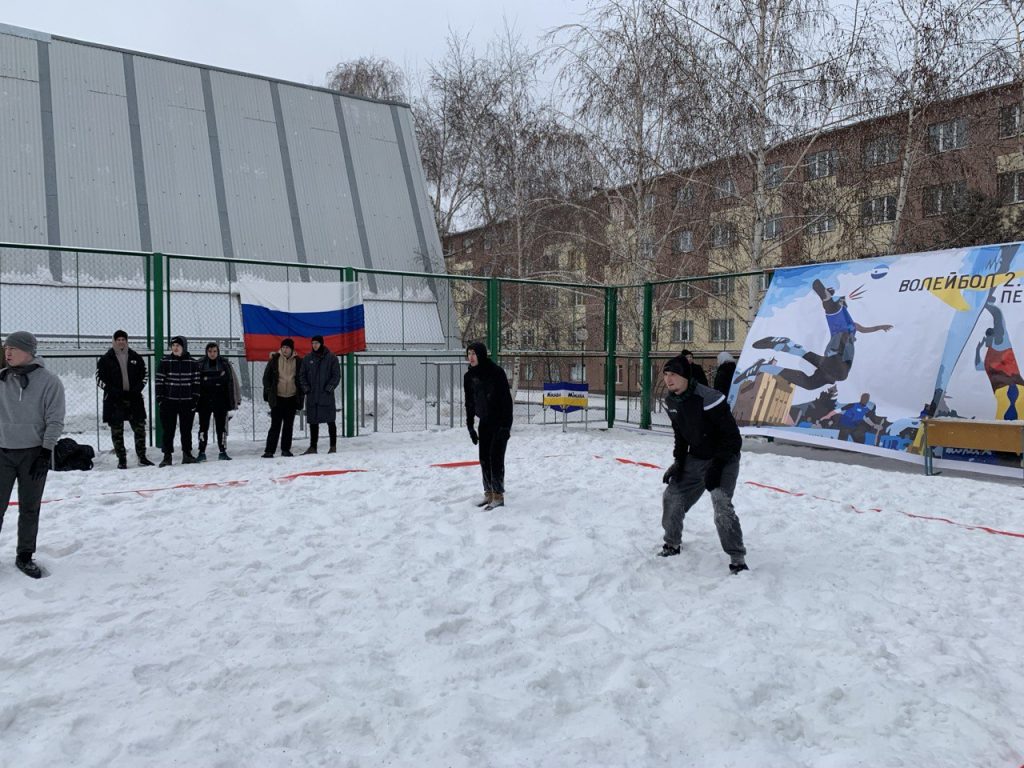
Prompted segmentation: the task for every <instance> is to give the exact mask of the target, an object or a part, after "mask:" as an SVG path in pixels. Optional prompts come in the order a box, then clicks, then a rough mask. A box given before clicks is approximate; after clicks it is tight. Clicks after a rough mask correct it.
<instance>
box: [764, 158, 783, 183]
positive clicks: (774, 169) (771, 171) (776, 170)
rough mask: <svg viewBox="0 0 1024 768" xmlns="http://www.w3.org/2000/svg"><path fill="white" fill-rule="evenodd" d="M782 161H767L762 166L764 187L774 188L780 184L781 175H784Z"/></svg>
mask: <svg viewBox="0 0 1024 768" xmlns="http://www.w3.org/2000/svg"><path fill="white" fill-rule="evenodd" d="M784 175H785V174H784V172H783V168H782V163H781V162H778V163H767V164H766V165H765V167H764V187H765V189H775V188H776V187H778V186H781V184H782V177H783V176H784Z"/></svg>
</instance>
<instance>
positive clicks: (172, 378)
mask: <svg viewBox="0 0 1024 768" xmlns="http://www.w3.org/2000/svg"><path fill="white" fill-rule="evenodd" d="M156 402H157V406H158V407H159V409H160V425H161V426H162V427H163V430H164V444H163V449H164V459H163V461H161V462H160V466H161V467H169V466H170V465H171V463H172V461H171V458H172V456H173V454H174V429H175V427H176V426H178V425H179V424H180V426H181V452H182V459H181V463H182V464H192V463H193V462H195V460H196V459H195V456H193V455H192V422H193V420H194V417H195V412H196V406H197V405H198V403H199V365H198V363H196V361H195V360H193V359H192V356H191V355H190V354H189V353H188V341H187V340H186V339H185V337H184V336H175V337H174V338H173V339H171V353H170V354H169V355H164V358H163V360H161V361H160V366H159V367H158V368H157V370H156Z"/></svg>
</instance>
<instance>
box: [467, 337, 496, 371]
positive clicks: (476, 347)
mask: <svg viewBox="0 0 1024 768" xmlns="http://www.w3.org/2000/svg"><path fill="white" fill-rule="evenodd" d="M469 350H473V351H474V352H476V362H477V365H486V364H487V363H489V362H491V358H490V357H488V356H487V346H486V345H485V344H484V343H483V342H482V341H474V342H473V343H472V344H467V345H466V351H467V352H469Z"/></svg>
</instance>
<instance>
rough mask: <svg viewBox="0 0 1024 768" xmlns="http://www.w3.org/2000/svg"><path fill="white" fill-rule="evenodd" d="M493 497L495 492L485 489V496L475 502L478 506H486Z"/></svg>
mask: <svg viewBox="0 0 1024 768" xmlns="http://www.w3.org/2000/svg"><path fill="white" fill-rule="evenodd" d="M493 498H494V494H493V493H491V492H490V491H484V497H483V498H482V499H481V500H480V501H474V502H473V504H475V505H476V506H478V507H486V506H487V505H488V504H490V503H491V499H493Z"/></svg>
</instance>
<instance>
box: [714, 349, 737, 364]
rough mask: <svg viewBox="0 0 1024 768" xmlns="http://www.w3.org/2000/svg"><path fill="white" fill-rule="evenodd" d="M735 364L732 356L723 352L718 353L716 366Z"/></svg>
mask: <svg viewBox="0 0 1024 768" xmlns="http://www.w3.org/2000/svg"><path fill="white" fill-rule="evenodd" d="M735 362H736V358H735V357H733V356H732V355H730V354H729V353H728V352H725V351H723V352H719V353H718V364H719V365H724V364H725V363H735Z"/></svg>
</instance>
